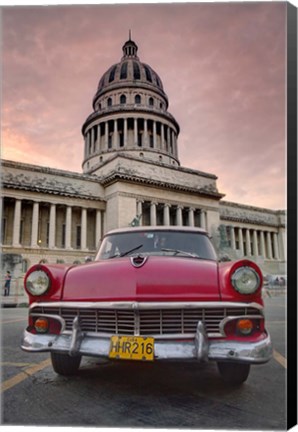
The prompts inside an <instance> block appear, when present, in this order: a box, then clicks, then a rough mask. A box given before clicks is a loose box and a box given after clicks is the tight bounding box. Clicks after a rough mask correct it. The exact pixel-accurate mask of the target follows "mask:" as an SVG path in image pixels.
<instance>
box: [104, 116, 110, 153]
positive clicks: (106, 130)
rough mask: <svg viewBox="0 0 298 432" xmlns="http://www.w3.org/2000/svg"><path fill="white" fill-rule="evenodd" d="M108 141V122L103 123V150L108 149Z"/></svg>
mask: <svg viewBox="0 0 298 432" xmlns="http://www.w3.org/2000/svg"><path fill="white" fill-rule="evenodd" d="M108 141H109V122H107V121H106V122H105V150H107V149H108V147H109V146H108Z"/></svg>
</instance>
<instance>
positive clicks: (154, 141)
mask: <svg viewBox="0 0 298 432" xmlns="http://www.w3.org/2000/svg"><path fill="white" fill-rule="evenodd" d="M153 147H154V148H156V121H153Z"/></svg>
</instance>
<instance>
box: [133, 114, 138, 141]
mask: <svg viewBox="0 0 298 432" xmlns="http://www.w3.org/2000/svg"><path fill="white" fill-rule="evenodd" d="M133 133H134V145H135V146H137V145H138V119H137V118H135V119H134V126H133Z"/></svg>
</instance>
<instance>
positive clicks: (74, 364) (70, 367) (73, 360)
mask: <svg viewBox="0 0 298 432" xmlns="http://www.w3.org/2000/svg"><path fill="white" fill-rule="evenodd" d="M81 359H82V357H81V356H75V357H70V356H69V355H68V354H60V353H56V352H51V360H52V366H53V369H54V371H55V372H56V373H57V374H59V375H66V376H67V375H75V374H76V373H77V371H78V369H79V367H80V363H81Z"/></svg>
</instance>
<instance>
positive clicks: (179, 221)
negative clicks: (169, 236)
mask: <svg viewBox="0 0 298 432" xmlns="http://www.w3.org/2000/svg"><path fill="white" fill-rule="evenodd" d="M176 225H177V226H182V225H183V223H182V207H181V206H178V207H177V210H176Z"/></svg>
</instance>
